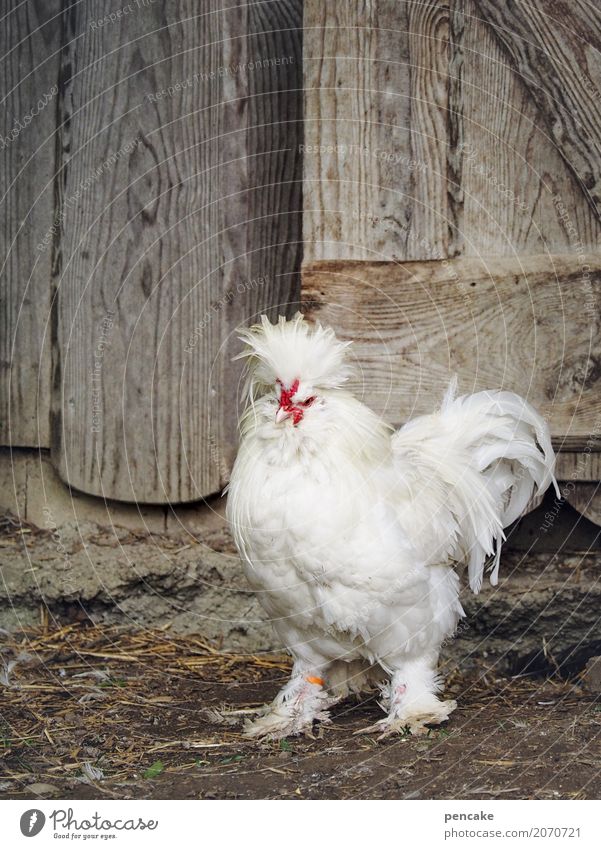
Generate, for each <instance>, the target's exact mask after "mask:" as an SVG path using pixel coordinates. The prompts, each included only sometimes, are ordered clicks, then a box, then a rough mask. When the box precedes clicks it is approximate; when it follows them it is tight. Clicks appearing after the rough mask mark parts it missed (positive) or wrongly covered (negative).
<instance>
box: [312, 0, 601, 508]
mask: <svg viewBox="0 0 601 849" xmlns="http://www.w3.org/2000/svg"><path fill="white" fill-rule="evenodd" d="M304 66H305V85H306V95H305V120H306V130H305V148H304V162H305V183H304V239H305V257H304V259H305V263H304V275H303V297H304V306H305V309H306V311H307V312H308V313H309V314H310V315H311V316H313V317H314V318H319V319H321V320H322V321H325V322H327V323H330V324H332V325H333V326H335V327H336V329H337V330H338V332H339V333H340V334H341V335H342V336H344V337H345V338H349V339H354V340H356V344H355V346H354V349H353V350H354V354H355V357H356V359H357V362H358V365H359V366H360V377H359V378H358V379H357V381H356V387H355V388H356V389H357V390H358V391H359V392H361V393H362V394H363V396H364V398H365V399H366V400H367V402H368V403H370V404H371V405H372V406H373V407H374V408H376V409H378V410H379V411H381V412H382V413H384V414H385V415H386V416H387V418H388V419H389V420H391V421H394V422H401V421H403V420H405V419H407V418H409V417H410V416H411V415H413V414H415V413H421V412H424V411H428V410H432V409H434V408H435V407H436V405H437V403H438V402H439V401H440V399H441V397H442V394H443V391H444V388H445V385H446V383H447V381H448V379H449V376H450V374H452V373H453V372H457V373H458V374H459V378H460V390H461V391H462V392H468V391H473V390H475V389H479V388H485V387H489V388H491V387H494V388H497V387H503V388H507V389H512V390H514V391H518V392H520V393H521V394H523V395H524V396H526V397H527V398H528V399H529V400H530V401H531V402H532V403H533V404H535V405H536V406H537V407H539V408H540V409H542V410H543V412H544V414H545V415H546V416H547V418H548V420H549V423H550V426H551V430H552V434H553V439H554V443H555V445H556V447H557V448H559V449H560V450H561V454H560V458H559V469H558V471H559V476H560V477H561V478H562V479H563V480H564V481H568V482H569V483H568V485H566V486H565V487H564V491H565V493H566V495H567V497H568V498H570V499H571V500H572V501H574V502H575V503H576V506H577V507H578V508H579V509H581V510H583V511H584V512H585V513H587V514H588V515H590V516H591V518H595V519H597V520H598V521H600V522H601V509H600V505H599V501H597V500H595V498H594V493H595V491H596V487H597V483H596V482H597V481H598V480H599V478H600V477H601V460H600V457H601V455H600V453H599V451H600V450H601V392H600V389H601V333H600V330H601V253H600V247H601V239H600V235H601V227H600V220H601V120H600V118H599V115H600V108H599V107H600V104H601V10H600V9H599V8H598V7H595V6H592V5H591V4H590V3H584V2H579V0H576V2H567V0H565V2H553V3H548V2H545V0H534V2H528V3H522V2H516V3H510V4H506V3H497V2H494V0H450V2H436V0H433V2H432V1H431V0H427V2H413V0H409V2H402V0H401V1H400V2H399V0H371V2H351V0H341V2H338V3H322V2H319V0H307V2H306V4H305V63H304Z"/></svg>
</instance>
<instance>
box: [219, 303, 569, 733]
mask: <svg viewBox="0 0 601 849" xmlns="http://www.w3.org/2000/svg"><path fill="white" fill-rule="evenodd" d="M241 338H242V339H243V341H244V342H245V343H246V345H247V348H246V350H245V352H244V353H243V354H242V356H246V357H248V380H247V385H246V390H245V397H246V402H247V406H246V409H245V412H244V414H243V416H242V419H241V423H240V428H241V443H240V449H239V452H238V456H237V459H236V462H235V465H234V469H233V471H232V477H231V482H230V484H229V497H228V505H227V511H228V519H229V522H230V524H231V527H232V530H233V534H234V538H235V541H236V545H237V547H238V550H239V552H240V555H241V557H242V561H243V564H244V568H245V572H246V575H247V577H248V580H249V582H250V584H251V586H252V588H253V589H254V590H255V592H256V593H257V597H258V599H259V601H260V603H261V605H262V606H263V607H264V609H265V610H266V611H267V613H268V615H269V617H270V618H271V620H272V622H273V627H274V628H275V630H276V632H277V634H278V637H279V639H280V640H281V641H282V642H283V644H284V645H285V646H286V647H287V648H288V651H289V652H290V653H291V654H292V657H293V659H294V664H293V668H292V674H291V677H290V680H289V681H288V683H287V684H286V686H285V687H284V688H283V689H282V690H281V692H280V693H279V694H278V695H277V697H276V698H275V700H274V701H273V703H272V704H271V705H269V706H267V707H266V708H265V709H264V712H263V715H261V716H260V717H259V718H258V719H256V720H255V721H254V722H252V723H250V724H249V725H247V728H246V733H247V735H249V736H251V737H267V738H272V739H277V738H281V737H285V736H287V735H294V734H300V733H303V732H310V730H311V728H312V725H313V722H314V720H321V721H326V722H327V721H328V708H329V707H330V706H331V705H333V704H334V703H336V702H337V701H339V700H341V699H343V698H345V697H346V696H348V695H349V693H360V692H362V691H364V690H367V689H373V688H374V687H379V688H380V689H381V692H382V705H383V706H384V708H385V710H386V712H387V716H386V717H385V718H383V719H382V720H380V721H379V722H378V723H376V725H375V726H373V727H372V728H370V729H366V730H376V731H378V732H380V733H381V735H382V736H387V735H388V734H391V733H394V732H397V731H398V732H402V731H405V730H406V729H407V728H409V729H410V731H411V732H412V733H414V734H416V733H420V732H423V731H424V730H426V728H425V727H426V725H428V724H438V723H440V722H443V721H444V720H446V719H448V717H449V714H450V713H451V711H453V710H454V708H455V707H456V703H455V702H454V701H442V700H441V699H439V698H438V696H437V693H438V692H439V690H440V689H441V681H440V679H439V676H438V674H437V662H438V654H439V650H440V646H441V644H442V643H443V641H444V640H445V639H446V638H448V637H449V636H450V635H452V634H453V633H454V631H455V628H456V626H457V622H458V621H459V619H460V618H461V617H462V616H463V615H464V613H463V610H462V607H461V604H460V602H459V578H458V576H457V574H456V573H455V571H454V566H456V565H457V564H461V563H467V565H468V575H469V583H470V587H471V588H472V590H473V591H474V592H475V593H477V592H478V591H479V589H480V586H481V584H482V577H483V572H484V566H485V561H486V560H487V559H488V558H489V557H491V556H492V564H491V570H492V571H491V576H490V580H491V583H492V584H496V582H497V576H498V571H499V556H500V552H501V542H502V540H503V539H504V534H503V528H504V527H506V526H507V525H508V524H509V523H510V522H512V521H514V519H516V518H518V517H519V516H520V515H521V514H522V512H523V511H524V509H525V507H526V505H527V504H528V502H529V500H530V499H531V497H532V495H533V492H534V490H535V487H536V489H537V492H538V493H542V492H543V491H544V490H545V489H546V488H547V487H548V486H549V484H550V483H551V482H553V483H554V484H555V487H556V488H557V483H556V482H555V478H554V474H553V470H554V463H555V457H554V453H553V449H552V447H551V441H550V438H549V431H548V428H547V426H546V424H545V422H544V420H543V419H542V418H541V416H540V415H539V414H538V413H537V412H536V411H535V410H534V409H533V408H532V407H531V406H530V405H529V404H528V403H527V402H526V401H524V400H523V399H522V398H520V397H519V396H518V395H515V394H513V393H511V392H502V391H491V392H478V393H476V394H474V395H467V396H464V397H460V398H455V397H454V394H455V385H454V383H453V384H452V385H451V387H450V388H449V391H448V392H447V395H446V397H445V399H444V401H443V404H442V407H441V409H440V410H439V411H438V412H435V413H433V414H432V415H428V416H421V417H419V418H416V419H414V420H413V421H410V422H409V423H408V424H406V425H405V426H404V427H402V428H401V429H400V430H398V431H396V432H395V431H394V430H393V429H392V428H391V427H390V426H389V425H387V424H386V423H385V422H384V421H383V420H382V419H381V418H380V417H379V416H377V415H376V414H375V413H374V412H372V411H371V410H370V409H369V408H368V407H366V406H365V405H364V404H362V403H361V402H360V401H359V400H357V398H355V397H354V396H353V395H352V394H351V393H350V392H348V391H347V390H345V389H344V388H343V385H344V383H345V381H346V380H347V379H348V377H349V375H350V373H351V371H350V367H349V365H348V364H347V362H346V360H345V353H346V350H345V349H346V347H347V345H348V344H350V343H342V342H340V341H338V340H337V338H336V336H335V335H334V332H333V331H332V330H331V329H329V328H323V327H321V326H319V325H318V326H316V327H311V326H310V325H309V324H308V323H307V322H306V321H305V320H304V319H303V316H302V315H301V314H300V313H299V314H298V315H297V316H296V317H295V318H294V319H293V320H291V321H286V320H285V319H283V318H280V320H279V322H278V323H277V324H275V325H274V324H271V323H270V322H269V321H268V320H267V318H266V317H265V316H263V318H262V321H261V323H260V324H259V325H256V326H254V327H252V328H251V329H250V330H244V331H242V337H241Z"/></svg>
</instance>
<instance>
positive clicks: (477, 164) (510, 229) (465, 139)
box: [452, 0, 600, 256]
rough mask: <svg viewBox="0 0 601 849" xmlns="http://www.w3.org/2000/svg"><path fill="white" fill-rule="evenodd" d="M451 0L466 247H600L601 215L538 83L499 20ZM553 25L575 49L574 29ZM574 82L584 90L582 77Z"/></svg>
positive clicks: (471, 3) (521, 250) (498, 250)
mask: <svg viewBox="0 0 601 849" xmlns="http://www.w3.org/2000/svg"><path fill="white" fill-rule="evenodd" d="M457 3H458V5H460V6H461V7H462V9H463V15H464V18H463V26H462V28H461V35H460V37H459V38H458V40H457V41H456V42H455V44H454V45H453V52H454V53H455V55H457V54H460V55H461V57H462V62H461V65H462V72H461V95H460V98H458V99H455V100H454V102H453V104H452V115H453V116H457V115H459V116H460V121H461V124H462V129H461V140H460V144H459V145H458V148H457V153H458V157H460V159H461V168H460V174H461V187H462V199H463V205H462V210H461V213H462V214H461V220H460V224H459V230H460V233H461V243H462V246H463V248H462V250H463V253H464V254H465V255H467V256H478V255H515V254H539V253H544V252H545V251H549V252H550V253H558V252H564V251H569V250H571V249H572V248H573V247H574V245H575V243H577V242H581V243H582V246H583V247H584V248H595V247H597V245H598V244H599V238H600V228H599V221H598V219H597V216H596V214H595V212H594V210H593V209H592V208H591V207H590V205H589V204H588V203H587V200H586V198H585V196H584V195H583V192H582V187H581V185H580V184H579V182H578V180H577V179H576V178H575V176H574V174H573V172H572V171H571V169H570V168H569V167H568V166H567V165H566V161H565V151H562V149H561V146H560V145H558V143H557V140H556V138H555V136H554V135H553V134H551V133H550V132H549V129H548V126H547V122H546V121H545V120H543V118H544V116H541V112H540V103H539V100H540V98H539V96H538V93H537V92H538V87H539V85H540V83H535V82H534V80H533V75H532V73H531V72H530V71H528V69H527V68H525V67H524V66H523V65H522V64H520V63H517V62H516V61H515V57H513V56H512V55H510V54H508V52H507V51H505V50H504V49H503V48H502V46H501V44H500V43H499V38H498V32H499V28H498V26H497V25H495V26H492V25H491V23H490V21H489V16H488V15H487V16H486V17H485V16H484V15H483V13H482V11H481V4H479V3H478V2H476V1H475V0H457ZM508 17H511V16H508ZM550 25H552V26H553V27H555V28H556V29H558V30H559V31H561V33H562V37H563V38H565V43H566V47H567V48H568V49H571V47H572V45H571V42H573V40H574V34H572V33H570V32H568V31H567V30H564V29H563V28H562V27H560V25H559V22H557V21H554V20H552V21H550ZM503 33H504V36H505V37H506V38H508V39H510V40H511V42H512V44H513V43H514V42H522V41H523V39H524V38H525V34H524V33H523V32H521V31H516V32H512V31H510V30H506V29H503ZM516 49H517V48H516ZM572 85H573V87H575V88H583V83H582V81H580V82H578V81H576V80H574V81H572ZM557 108H558V110H559V109H560V104H559V103H558V104H557ZM558 115H559V111H558ZM557 199H560V203H561V205H562V206H563V207H565V208H566V209H568V210H569V219H570V221H569V222H567V221H566V219H565V217H563V218H562V215H563V213H562V214H560V213H559V212H558V209H559V208H560V207H559V205H558V200H557ZM570 224H571V225H572V226H571V227H570V226H569V225H570ZM575 233H577V236H575Z"/></svg>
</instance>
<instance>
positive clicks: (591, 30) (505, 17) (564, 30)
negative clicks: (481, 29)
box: [475, 0, 601, 219]
mask: <svg viewBox="0 0 601 849" xmlns="http://www.w3.org/2000/svg"><path fill="white" fill-rule="evenodd" d="M475 4H476V7H477V10H478V14H479V16H480V17H482V18H483V19H484V20H485V21H486V22H487V24H488V25H489V26H490V28H491V30H492V32H493V33H494V37H495V38H496V39H497V41H498V42H499V44H500V45H501V47H502V49H503V51H504V52H505V54H506V55H507V56H508V57H509V59H510V61H511V63H512V64H513V66H514V67H515V68H516V70H517V72H518V74H519V75H520V77H521V78H522V80H524V82H525V84H526V85H527V87H528V91H529V94H530V97H531V98H532V100H533V101H534V103H535V104H536V106H537V109H538V114H539V118H540V120H541V122H542V123H543V125H544V127H545V130H546V132H547V133H548V134H549V136H550V137H551V138H552V139H553V140H554V142H555V144H556V146H557V150H558V151H559V153H560V154H561V156H562V157H563V159H564V161H565V163H566V165H567V167H568V168H570V169H571V170H572V172H573V174H574V176H575V177H576V179H577V180H578V182H579V184H580V186H581V188H582V190H583V193H584V196H585V197H586V199H587V201H588V202H589V204H590V206H591V208H592V210H593V211H594V214H595V215H596V217H597V218H598V219H599V218H600V217H601V163H600V155H601V116H600V114H599V108H598V97H599V89H600V87H601V62H600V60H599V53H600V51H601V15H600V14H599V10H598V8H597V7H596V6H595V4H591V3H589V2H586V0H569V2H568V0H554V2H553V3H552V4H549V3H547V2H545V0H531V2H528V3H510V4H499V3H496V2H494V0H475Z"/></svg>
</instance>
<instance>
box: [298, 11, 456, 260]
mask: <svg viewBox="0 0 601 849" xmlns="http://www.w3.org/2000/svg"><path fill="white" fill-rule="evenodd" d="M447 50H448V6H447V4H446V3H441V2H435V0H433V2H425V3H415V2H413V1H412V0H410V2H398V0H364V2H359V3H356V2H350V0H343V1H342V2H340V3H331V4H327V3H320V2H317V0H310V1H309V2H308V3H306V5H305V50H304V54H305V87H306V96H305V114H306V127H305V143H306V147H305V154H304V156H305V214H304V236H305V258H306V259H307V260H318V259H326V258H330V259H391V258H393V259H407V258H415V259H417V258H423V259H430V258H436V257H440V256H441V255H444V252H445V251H446V240H447V233H446V230H447V224H446V221H445V215H446V129H445V128H446V101H447V65H448V59H447Z"/></svg>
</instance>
